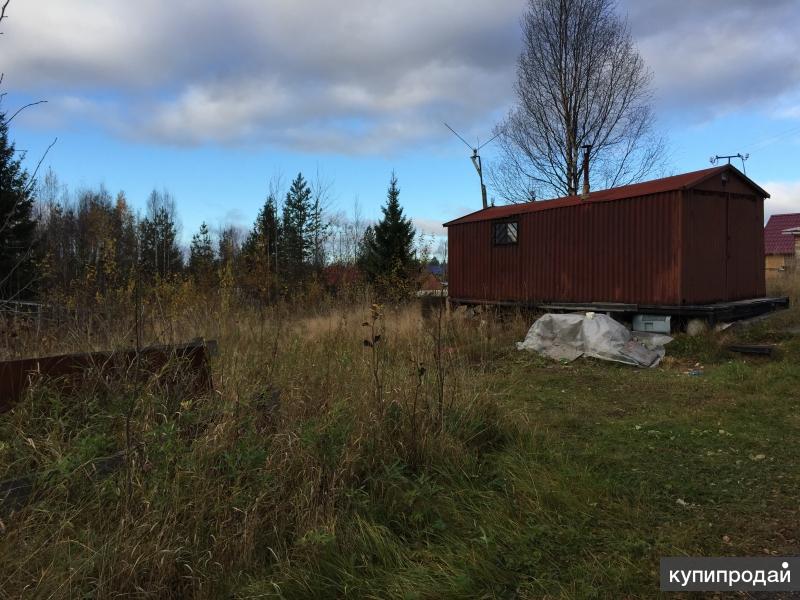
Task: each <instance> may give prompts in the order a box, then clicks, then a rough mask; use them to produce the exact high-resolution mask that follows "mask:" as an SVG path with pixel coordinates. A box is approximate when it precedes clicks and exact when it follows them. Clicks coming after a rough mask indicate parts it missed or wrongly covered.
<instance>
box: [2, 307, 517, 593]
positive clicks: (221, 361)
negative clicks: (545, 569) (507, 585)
mask: <svg viewBox="0 0 800 600" xmlns="http://www.w3.org/2000/svg"><path fill="white" fill-rule="evenodd" d="M154 306H158V305H157V304H154ZM158 310H160V311H161V313H160V315H161V317H160V320H159V319H157V318H154V317H153V318H152V322H151V325H150V326H149V328H148V330H147V340H146V341H160V342H170V341H179V340H185V339H191V338H194V337H197V336H203V337H206V338H209V339H210V338H214V339H217V340H218V342H219V347H220V353H219V356H217V357H216V358H215V359H214V363H213V371H214V378H215V387H216V391H215V393H213V394H210V395H208V396H205V397H199V398H176V397H170V396H168V395H166V394H164V393H163V391H162V390H159V389H158V388H156V387H155V386H154V385H142V384H141V383H140V382H133V381H131V382H118V383H116V384H114V385H113V386H112V387H110V388H109V387H108V386H105V387H103V386H96V387H94V388H92V389H91V390H87V391H85V392H84V393H83V394H82V395H80V396H78V397H74V398H66V397H61V396H59V395H58V394H57V393H55V392H54V391H52V390H51V389H48V388H47V387H46V386H45V385H41V386H38V387H36V388H35V389H33V390H32V392H31V394H30V397H28V398H27V399H26V400H25V401H24V402H22V403H20V404H19V405H18V406H17V407H16V408H15V409H14V410H13V411H12V412H11V413H7V414H6V415H3V416H2V417H0V480H4V479H6V480H7V479H10V478H15V477H21V476H27V477H29V478H30V482H31V483H32V485H33V489H34V490H35V496H34V497H33V501H32V502H31V503H30V504H28V505H22V506H19V507H16V508H14V509H11V508H10V507H9V506H6V507H5V508H3V509H2V512H0V519H2V520H1V521H0V564H2V565H3V568H2V569H0V598H12V597H13V598H18V597H44V598H47V597H54V598H55V597H88V596H91V597H114V596H122V595H124V596H136V597H157V598H170V597H172V598H186V597H197V598H211V597H230V596H232V595H235V596H238V595H241V596H249V595H258V596H260V597H263V596H264V595H279V596H280V595H288V596H293V595H294V596H295V597H304V595H305V594H306V593H311V590H312V589H313V588H314V586H315V585H317V584H319V581H317V582H316V583H315V582H314V581H313V580H314V578H315V577H317V578H318V577H319V576H320V572H321V567H320V564H322V563H323V562H324V564H327V565H331V564H334V565H335V564H338V563H337V562H336V561H337V560H338V558H332V557H334V556H335V557H338V556H339V554H341V555H342V556H364V557H370V556H372V557H373V558H372V559H368V558H365V560H373V559H374V560H379V561H388V562H391V561H403V560H405V559H404V554H403V552H404V551H403V550H402V545H401V544H400V543H399V542H398V540H402V538H403V536H404V535H413V533H414V532H415V531H417V530H419V528H420V527H422V525H423V524H425V523H427V524H428V525H429V524H430V523H428V521H429V520H430V519H432V518H433V517H432V516H431V515H430V514H427V513H426V509H425V502H424V500H425V499H424V497H421V496H420V494H423V496H424V494H425V493H430V494H434V493H435V486H434V487H431V484H430V481H431V479H430V474H431V473H436V472H444V471H446V472H453V473H459V472H466V470H468V469H467V465H472V464H474V465H479V464H480V462H481V460H482V458H481V457H482V456H483V455H485V454H486V453H488V452H491V451H492V449H493V448H496V447H499V446H501V445H503V444H504V440H505V439H506V438H507V436H509V435H513V432H514V431H515V427H514V418H513V415H510V414H509V413H508V411H507V410H506V408H505V407H503V406H502V402H500V401H499V400H498V399H497V398H496V397H492V396H490V395H489V394H487V393H486V389H485V388H484V386H483V384H482V381H481V377H480V375H481V373H482V372H483V371H484V370H485V369H487V368H491V367H490V365H491V364H492V358H496V357H497V356H498V355H502V354H504V353H507V352H510V351H511V348H512V342H513V341H514V340H517V339H521V334H522V333H524V328H525V323H524V322H522V321H521V320H519V319H505V320H499V319H494V318H491V317H490V316H484V318H482V319H478V320H467V319H465V318H463V317H462V316H456V315H450V314H448V313H446V312H445V311H444V310H434V311H433V314H431V315H428V316H427V317H423V315H422V312H421V310H420V307H419V306H418V305H413V304H410V305H404V306H399V307H382V306H375V305H369V304H359V305H357V306H347V307H336V306H326V307H324V308H323V309H320V310H303V309H301V308H298V307H297V306H279V307H271V308H263V309H259V308H248V307H243V306H238V307H237V306H235V303H234V304H230V303H229V304H226V305H222V304H220V303H219V302H217V303H215V302H214V301H210V300H205V301H202V302H196V303H190V302H183V303H178V302H173V303H172V304H169V305H167V304H166V303H162V304H161V306H159V307H158ZM105 327H106V330H107V332H110V333H108V334H105V335H106V337H105V338H104V340H103V341H106V342H108V341H115V342H116V343H119V344H124V343H125V342H126V341H127V342H129V341H130V339H131V328H130V323H129V322H126V321H125V320H121V321H120V322H119V323H118V327H117V330H116V331H114V328H113V326H112V325H111V324H105ZM47 335H49V336H53V337H54V338H57V337H58V336H63V337H60V338H59V342H58V343H56V344H54V347H57V348H58V349H59V350H70V351H72V350H83V349H89V348H91V347H94V346H95V345H96V344H97V343H98V338H97V336H96V332H92V331H87V330H86V329H85V328H81V327H76V328H75V329H74V330H72V331H70V332H68V333H65V332H63V331H61V332H57V331H51V332H48V333H47ZM33 346H35V344H32V345H30V346H25V345H24V344H22V343H21V344H20V347H24V348H28V349H29V348H32V347H33ZM115 453H123V454H124V456H125V459H124V461H123V462H122V463H121V464H120V465H119V467H118V468H115V469H106V468H105V467H103V465H105V462H103V461H98V459H99V458H102V457H107V456H112V455H115ZM420 481H421V482H422V483H420ZM420 490H423V492H421V491H420ZM424 490H427V491H424ZM426 526H427V525H426ZM331 553H334V554H333V555H332V554H331ZM298 565H300V566H303V565H305V566H307V567H308V568H298ZM338 569H339V567H336V568H334V571H332V572H331V573H330V574H329V576H330V577H333V578H336V577H340V576H342V572H340V571H339V570H338ZM323 570H324V569H323Z"/></svg>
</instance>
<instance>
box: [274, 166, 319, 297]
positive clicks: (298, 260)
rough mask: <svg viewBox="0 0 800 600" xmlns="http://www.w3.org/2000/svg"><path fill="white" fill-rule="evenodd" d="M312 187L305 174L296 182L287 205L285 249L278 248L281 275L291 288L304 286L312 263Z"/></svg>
mask: <svg viewBox="0 0 800 600" xmlns="http://www.w3.org/2000/svg"><path fill="white" fill-rule="evenodd" d="M310 212H311V188H310V187H309V186H308V184H307V183H306V180H305V179H304V178H303V174H302V173H298V174H297V177H296V178H295V179H294V181H292V185H291V187H290V188H289V191H288V192H287V194H286V202H284V204H283V217H282V219H281V246H280V247H279V248H278V252H279V253H280V254H279V262H280V265H281V274H282V275H285V281H286V282H287V283H288V284H289V285H297V284H299V283H302V281H303V280H304V278H305V275H306V272H307V266H308V263H309V256H310V246H309V244H308V222H309V215H310Z"/></svg>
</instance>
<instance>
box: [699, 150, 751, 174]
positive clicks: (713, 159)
mask: <svg viewBox="0 0 800 600" xmlns="http://www.w3.org/2000/svg"><path fill="white" fill-rule="evenodd" d="M732 158H738V159H740V160H741V161H742V173H744V174H745V175H747V169H746V168H745V166H744V161H746V160H747V159H748V158H750V155H749V154H742V153H740V152H738V153H736V154H729V155H726V156H720V155H719V154H717V155H716V156H712V157H711V158H710V159H709V161H710V162H711V164H712V165H716V164H717V162H718V161H720V160H723V159H728V164H731V159H732Z"/></svg>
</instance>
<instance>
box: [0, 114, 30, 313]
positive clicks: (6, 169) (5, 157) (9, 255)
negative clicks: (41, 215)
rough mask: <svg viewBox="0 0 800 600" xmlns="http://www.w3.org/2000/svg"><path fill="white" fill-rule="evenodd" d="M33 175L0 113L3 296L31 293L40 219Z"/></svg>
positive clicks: (0, 287) (0, 281)
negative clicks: (35, 208) (35, 214)
mask: <svg viewBox="0 0 800 600" xmlns="http://www.w3.org/2000/svg"><path fill="white" fill-rule="evenodd" d="M32 187H33V186H32V185H31V182H30V178H29V176H28V173H27V171H26V170H25V169H24V168H23V167H22V164H21V162H20V160H19V158H17V156H16V149H15V148H14V144H13V143H12V142H11V141H10V140H9V139H8V123H7V122H6V115H5V113H4V112H0V299H11V298H20V297H26V296H30V295H31V294H32V293H33V289H32V284H33V281H34V276H35V274H34V270H33V258H34V250H35V248H34V238H35V232H36V222H35V221H34V218H33V198H32V194H31V188H32Z"/></svg>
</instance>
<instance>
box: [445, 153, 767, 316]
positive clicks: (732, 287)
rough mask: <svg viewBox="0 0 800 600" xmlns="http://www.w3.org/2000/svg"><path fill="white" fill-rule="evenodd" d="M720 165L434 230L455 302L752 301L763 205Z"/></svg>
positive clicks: (753, 189) (750, 186)
mask: <svg viewBox="0 0 800 600" xmlns="http://www.w3.org/2000/svg"><path fill="white" fill-rule="evenodd" d="M768 197H769V194H767V192H765V191H764V190H763V189H761V188H760V187H759V186H757V185H756V184H755V183H754V182H753V181H751V180H750V179H748V178H747V177H746V176H745V175H744V174H742V173H741V172H740V171H739V170H737V169H736V168H735V167H733V166H731V165H725V166H721V167H714V168H711V169H704V170H702V171H695V172H692V173H685V174H683V175H676V176H674V177H666V178H663V179H656V180H653V181H647V182H644V183H637V184H633V185H627V186H624V187H619V188H614V189H610V190H603V191H598V192H592V193H591V194H589V196H588V197H587V198H586V199H582V198H581V197H576V196H572V197H567V198H559V199H556V200H547V201H539V202H529V203H526V204H512V205H507V206H496V207H490V208H486V209H483V210H479V211H477V212H474V213H471V214H468V215H466V216H463V217H461V218H459V219H455V220H453V221H450V222H449V223H445V227H447V228H448V253H449V254H448V258H449V261H450V265H449V292H448V293H449V296H450V298H451V300H452V301H454V302H460V303H480V302H483V303H487V302H488V303H493V302H497V303H500V302H512V303H525V304H545V303H555V302H561V303H626V304H635V305H652V306H656V305H658V306H682V305H700V304H709V303H719V302H730V301H735V300H743V299H751V298H761V297H763V296H764V295H765V293H766V291H765V284H764V229H763V223H764V199H765V198H768Z"/></svg>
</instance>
